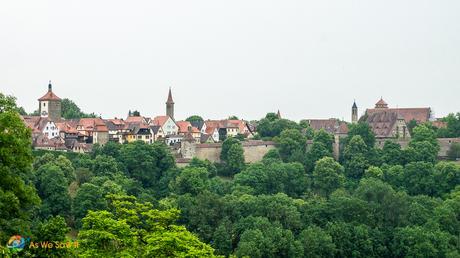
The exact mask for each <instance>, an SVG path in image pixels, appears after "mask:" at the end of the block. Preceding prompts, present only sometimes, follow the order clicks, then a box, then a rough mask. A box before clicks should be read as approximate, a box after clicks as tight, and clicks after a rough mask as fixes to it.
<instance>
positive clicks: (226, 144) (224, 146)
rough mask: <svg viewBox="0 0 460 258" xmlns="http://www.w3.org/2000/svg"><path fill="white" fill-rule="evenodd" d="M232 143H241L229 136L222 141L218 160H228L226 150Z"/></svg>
mask: <svg viewBox="0 0 460 258" xmlns="http://www.w3.org/2000/svg"><path fill="white" fill-rule="evenodd" d="M234 144H237V145H241V142H240V141H239V140H238V139H235V138H233V137H230V138H228V139H226V140H225V141H224V142H223V143H222V150H221V152H220V160H221V161H224V162H226V161H227V160H228V151H229V150H230V147H232V146H233V145H234Z"/></svg>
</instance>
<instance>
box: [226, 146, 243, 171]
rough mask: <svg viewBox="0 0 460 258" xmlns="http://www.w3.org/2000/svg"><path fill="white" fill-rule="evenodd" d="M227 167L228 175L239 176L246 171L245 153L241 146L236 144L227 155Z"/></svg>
mask: <svg viewBox="0 0 460 258" xmlns="http://www.w3.org/2000/svg"><path fill="white" fill-rule="evenodd" d="M226 166H227V170H228V175H235V174H238V173H239V172H241V171H242V170H243V169H244V167H245V163H244V151H243V147H241V145H238V144H234V145H232V146H231V147H230V149H229V150H228V153H227V162H226Z"/></svg>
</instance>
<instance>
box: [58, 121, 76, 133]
mask: <svg viewBox="0 0 460 258" xmlns="http://www.w3.org/2000/svg"><path fill="white" fill-rule="evenodd" d="M56 126H57V127H58V128H59V131H61V132H65V133H69V134H77V133H78V131H77V124H75V123H71V122H59V123H56Z"/></svg>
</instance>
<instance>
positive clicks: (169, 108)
mask: <svg viewBox="0 0 460 258" xmlns="http://www.w3.org/2000/svg"><path fill="white" fill-rule="evenodd" d="M166 115H167V116H169V117H171V118H172V119H173V120H174V101H173V98H172V94H171V87H169V93H168V100H167V101H166Z"/></svg>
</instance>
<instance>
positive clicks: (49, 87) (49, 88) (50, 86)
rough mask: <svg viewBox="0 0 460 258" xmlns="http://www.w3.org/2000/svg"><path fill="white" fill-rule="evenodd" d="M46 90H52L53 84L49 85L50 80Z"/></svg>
mask: <svg viewBox="0 0 460 258" xmlns="http://www.w3.org/2000/svg"><path fill="white" fill-rule="evenodd" d="M48 91H53V85H51V80H50V81H49V83H48Z"/></svg>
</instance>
